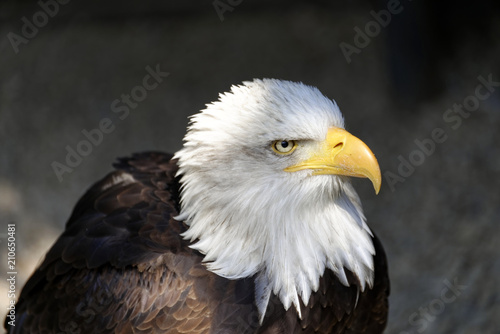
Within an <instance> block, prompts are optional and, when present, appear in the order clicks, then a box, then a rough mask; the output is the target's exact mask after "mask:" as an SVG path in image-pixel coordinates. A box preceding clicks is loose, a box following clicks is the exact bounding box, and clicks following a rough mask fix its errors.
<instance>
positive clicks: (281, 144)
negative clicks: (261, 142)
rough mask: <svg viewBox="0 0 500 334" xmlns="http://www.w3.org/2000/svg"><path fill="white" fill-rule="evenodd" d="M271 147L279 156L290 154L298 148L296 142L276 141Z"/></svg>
mask: <svg viewBox="0 0 500 334" xmlns="http://www.w3.org/2000/svg"><path fill="white" fill-rule="evenodd" d="M271 147H272V149H273V151H274V152H276V153H278V154H290V153H292V152H293V151H294V150H295V148H297V143H296V142H295V140H276V141H274V142H273V144H272V145H271Z"/></svg>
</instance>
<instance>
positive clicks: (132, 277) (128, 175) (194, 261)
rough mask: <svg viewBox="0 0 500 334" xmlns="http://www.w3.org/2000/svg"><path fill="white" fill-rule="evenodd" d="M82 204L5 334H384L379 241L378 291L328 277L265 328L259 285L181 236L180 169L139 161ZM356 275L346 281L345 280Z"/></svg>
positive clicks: (163, 160) (271, 315) (167, 161)
mask: <svg viewBox="0 0 500 334" xmlns="http://www.w3.org/2000/svg"><path fill="white" fill-rule="evenodd" d="M115 167H116V168H117V171H115V172H112V173H110V174H109V175H108V176H106V177H105V178H104V179H103V180H101V181H100V182H98V183H96V184H95V185H94V186H93V187H92V188H91V189H89V190H88V191H87V193H86V194H85V195H84V196H83V197H82V198H81V199H80V201H79V202H78V204H77V205H76V207H75V209H74V210H73V213H72V215H71V217H70V219H69V221H68V223H67V225H66V229H65V231H64V233H63V234H62V235H61V236H60V237H59V239H58V240H57V241H56V243H55V244H54V245H53V247H52V248H51V249H50V251H49V252H48V253H47V255H46V258H45V260H44V261H43V263H42V264H41V266H40V267H39V268H38V269H37V270H36V271H35V273H34V274H33V275H32V277H31V278H30V279H29V280H28V282H27V283H26V285H25V287H24V288H23V291H22V293H21V296H20V298H19V301H18V303H17V305H16V313H17V314H16V326H15V327H11V326H8V324H7V321H6V322H5V325H6V328H7V331H8V333H40V334H44V333H75V334H76V333H116V334H118V333H169V334H176V333H193V334H197V333H199V334H233V333H241V334H247V333H248V334H250V333H253V334H257V333H259V334H278V333H279V334H285V333H286V334H290V333H329V334H333V333H382V332H383V330H384V328H385V324H386V319H387V309H388V303H387V297H388V294H389V279H388V276H387V264H386V259H385V254H384V251H383V249H382V246H381V245H380V243H379V241H378V239H377V238H376V237H375V238H374V244H375V249H376V256H375V257H374V263H375V284H374V287H373V288H372V289H367V290H365V291H364V292H362V293H359V295H358V291H359V290H358V286H359V283H358V281H357V280H356V279H355V277H354V276H353V275H348V279H349V281H350V283H351V286H350V287H346V286H344V285H342V284H341V283H340V282H339V281H338V280H337V278H336V277H335V276H334V274H333V273H332V272H331V271H329V270H327V271H326V272H325V273H324V275H323V276H322V277H321V282H320V288H319V290H318V291H317V292H315V293H313V294H312V295H311V299H310V301H309V304H308V305H307V306H304V305H301V312H302V319H299V317H298V315H297V312H296V310H295V309H294V308H290V309H289V310H288V311H285V309H284V308H283V306H282V304H281V302H280V301H279V299H278V298H277V297H276V296H272V297H271V300H270V302H269V306H268V308H267V312H266V315H265V318H264V321H263V323H262V325H260V324H259V321H258V312H257V308H256V306H255V303H254V281H253V278H247V279H243V280H227V279H224V278H222V277H219V276H217V275H215V274H213V273H211V272H210V271H208V270H207V269H206V268H205V267H204V265H203V264H202V259H203V256H202V255H201V254H200V253H198V252H197V251H195V250H192V249H190V248H189V247H188V246H189V242H188V241H186V240H184V239H183V238H182V237H181V235H180V234H181V233H182V232H183V231H185V230H186V228H187V227H186V225H185V224H184V223H182V222H179V221H176V220H175V219H174V218H173V217H175V216H176V215H177V214H178V211H179V183H178V179H176V177H175V174H176V171H177V165H176V161H174V160H171V155H167V154H164V153H157V152H149V153H140V154H136V155H134V156H133V157H132V158H124V159H120V160H119V162H118V163H116V164H115ZM348 274H349V273H348Z"/></svg>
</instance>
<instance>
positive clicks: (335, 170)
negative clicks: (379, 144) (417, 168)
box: [284, 127, 382, 194]
mask: <svg viewBox="0 0 500 334" xmlns="http://www.w3.org/2000/svg"><path fill="white" fill-rule="evenodd" d="M304 169H311V170H313V175H323V174H336V175H347V176H354V177H366V178H369V179H370V181H372V184H373V187H374V188H375V193H377V194H378V192H379V191H380V186H381V184H382V176H381V174H380V167H379V165H378V162H377V158H375V155H374V154H373V153H372V151H371V150H370V149H369V148H368V146H366V144H365V143H363V142H362V141H361V140H360V139H358V138H356V137H354V136H353V135H351V134H350V133H349V132H347V131H346V130H344V129H340V128H336V127H333V128H330V129H328V134H327V136H326V139H325V140H324V141H323V142H322V143H321V145H320V148H319V149H318V150H317V151H316V152H314V153H313V154H312V155H311V157H310V158H309V159H307V160H305V161H302V162H301V163H299V164H297V165H294V166H290V167H287V168H285V169H284V170H285V172H296V171H299V170H304Z"/></svg>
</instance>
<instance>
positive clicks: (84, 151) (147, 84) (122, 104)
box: [51, 64, 170, 182]
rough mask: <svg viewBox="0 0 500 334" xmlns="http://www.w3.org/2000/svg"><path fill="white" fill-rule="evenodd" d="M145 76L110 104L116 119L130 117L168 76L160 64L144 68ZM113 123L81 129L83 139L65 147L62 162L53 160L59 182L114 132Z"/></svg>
mask: <svg viewBox="0 0 500 334" xmlns="http://www.w3.org/2000/svg"><path fill="white" fill-rule="evenodd" d="M146 72H147V74H146V75H145V76H144V78H143V79H142V84H141V85H137V86H135V87H133V88H132V89H131V90H130V93H129V94H122V95H121V96H120V98H119V99H115V100H113V101H112V102H111V105H110V109H111V111H112V112H113V114H114V115H113V116H114V117H118V119H119V120H121V121H123V120H124V119H126V118H127V117H128V116H129V115H130V110H131V109H135V108H137V106H138V105H139V103H140V102H142V101H144V100H145V99H146V98H147V97H148V92H150V91H152V90H154V89H156V88H157V87H158V86H159V85H160V84H161V83H162V82H163V79H164V78H166V77H167V76H169V75H170V73H168V72H162V71H161V69H160V64H157V65H156V67H155V68H154V69H153V68H152V67H151V66H149V65H148V66H146ZM115 128H116V126H115V122H113V120H112V119H111V118H109V117H104V118H102V119H101V120H100V121H99V123H98V126H97V127H96V128H94V129H90V130H87V129H83V130H82V131H81V133H82V137H83V139H81V140H80V141H79V142H78V143H77V144H76V145H75V146H74V147H72V146H70V145H66V147H65V149H66V157H65V159H64V161H62V162H60V161H56V160H54V161H53V162H52V163H51V167H52V169H53V170H54V174H55V175H56V177H57V179H58V180H59V182H62V181H63V176H64V174H66V173H71V172H73V170H74V169H75V168H76V167H78V166H80V164H81V163H82V162H83V159H84V158H85V157H87V156H89V155H90V154H91V153H92V151H93V150H94V148H95V147H97V146H99V145H101V143H102V142H103V140H104V135H107V134H110V133H112V132H113V131H114V130H115Z"/></svg>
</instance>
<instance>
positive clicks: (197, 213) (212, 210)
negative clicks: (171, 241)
mask: <svg viewBox="0 0 500 334" xmlns="http://www.w3.org/2000/svg"><path fill="white" fill-rule="evenodd" d="M184 141H185V143H184V147H183V148H182V149H181V150H180V151H179V152H177V153H176V156H175V157H176V158H178V159H179V162H178V164H179V175H181V176H182V177H181V183H182V192H181V213H180V215H179V216H178V217H177V219H179V220H183V221H185V223H186V224H187V225H188V226H189V228H188V230H187V231H186V232H185V233H184V237H185V238H187V239H189V240H191V241H192V245H191V247H192V248H194V249H196V250H198V251H200V252H201V253H202V254H203V255H204V262H205V263H206V266H207V268H208V269H209V270H211V271H212V272H214V273H216V274H218V275H220V276H223V277H226V278H228V279H240V278H245V277H250V276H253V275H256V277H257V284H256V298H257V306H258V308H259V312H260V315H261V319H262V317H263V314H264V313H265V309H266V307H267V302H268V300H269V296H270V294H271V293H274V294H276V295H277V296H279V298H280V300H281V302H282V303H283V306H284V307H285V309H288V308H289V307H290V306H291V305H292V304H293V305H294V306H295V308H296V309H297V312H298V313H299V316H300V306H299V305H300V299H302V302H303V303H304V304H305V305H307V303H308V300H309V297H310V294H311V292H312V291H316V290H317V289H318V287H319V278H320V276H322V275H323V273H324V271H325V270H327V269H330V270H332V271H333V272H334V273H335V275H336V276H337V277H338V278H339V280H340V282H342V283H343V284H345V285H349V282H348V280H347V278H346V274H345V269H347V270H349V271H351V272H352V273H353V274H354V275H355V277H357V278H358V280H359V282H360V289H361V290H363V289H364V288H365V285H366V284H368V285H369V286H371V285H372V284H373V255H374V252H375V250H374V247H373V243H372V239H371V236H372V233H371V231H370V229H369V228H368V226H367V225H366V223H365V217H364V215H363V211H362V208H361V204H360V201H359V197H358V196H357V194H356V192H355V191H354V189H353V187H352V186H351V184H350V182H349V178H348V177H349V176H354V177H366V178H368V179H370V180H371V181H372V183H373V186H374V188H375V191H376V192H377V193H378V191H379V189H380V185H381V174H380V169H379V166H378V163H377V160H376V158H375V156H374V155H373V153H372V152H371V151H370V149H369V148H368V147H367V146H366V145H365V144H364V143H363V142H362V141H361V140H360V139H358V138H356V137H354V136H353V135H351V134H350V133H349V132H347V131H346V130H345V129H344V119H343V116H342V114H341V112H340V110H339V108H338V106H337V104H336V103H335V102H334V101H332V100H330V99H328V98H327V97H325V96H324V95H322V94H321V93H320V92H319V90H318V89H316V88H314V87H311V86H307V85H304V84H302V83H297V82H290V81H282V80H274V79H263V80H254V81H251V82H244V83H243V84H242V85H239V86H233V87H232V88H231V91H230V92H228V93H224V94H221V95H220V96H219V100H218V101H216V102H213V103H210V104H208V105H207V106H206V109H204V110H202V111H201V112H200V113H198V114H196V115H194V116H192V118H191V123H190V126H189V128H188V132H187V134H186V136H185V138H184Z"/></svg>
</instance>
